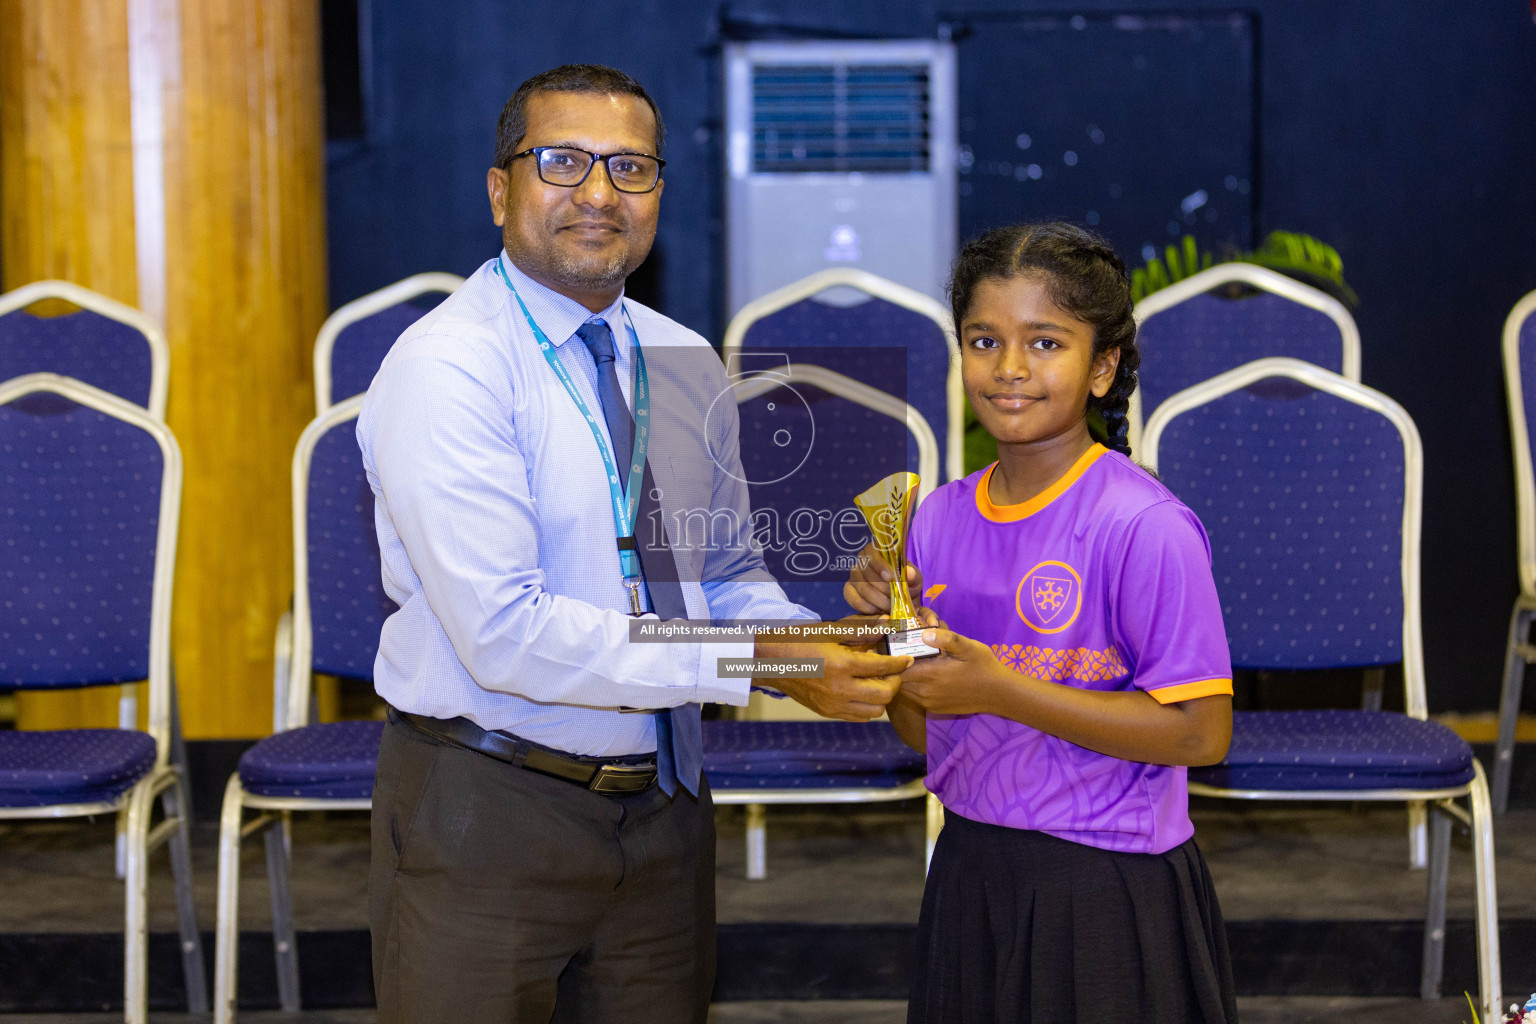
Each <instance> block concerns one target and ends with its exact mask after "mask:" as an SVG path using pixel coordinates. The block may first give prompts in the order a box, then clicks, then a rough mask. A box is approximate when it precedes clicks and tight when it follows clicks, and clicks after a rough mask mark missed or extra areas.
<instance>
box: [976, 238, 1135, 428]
mask: <svg viewBox="0 0 1536 1024" xmlns="http://www.w3.org/2000/svg"><path fill="white" fill-rule="evenodd" d="M1029 274H1041V275H1042V276H1043V277H1044V279H1045V282H1046V291H1047V293H1048V294H1049V295H1050V297H1051V301H1052V302H1054V303H1056V305H1058V306H1060V307H1061V308H1062V309H1064V310H1066V311H1067V312H1068V313H1071V314H1072V315H1073V316H1074V317H1076V318H1077V319H1079V320H1081V321H1082V322H1083V323H1085V324H1087V325H1089V326H1090V327H1092V328H1093V355H1094V358H1098V357H1099V356H1101V355H1103V354H1104V353H1105V352H1109V351H1112V350H1114V349H1119V350H1120V363H1119V366H1118V367H1117V368H1116V370H1115V379H1114V381H1113V383H1111V384H1110V387H1109V390H1108V391H1107V392H1105V394H1104V397H1103V398H1097V397H1094V396H1092V395H1090V396H1089V398H1088V410H1089V412H1090V413H1097V414H1098V418H1099V419H1101V420H1102V421H1103V424H1104V433H1105V435H1106V436H1104V437H1103V438H1101V440H1102V441H1103V443H1104V444H1105V446H1106V447H1109V448H1112V449H1114V450H1115V451H1117V452H1120V453H1122V454H1124V455H1129V454H1130V453H1131V445H1130V442H1129V441H1128V440H1127V434H1128V432H1129V430H1130V420H1129V418H1128V413H1129V410H1130V405H1131V392H1133V391H1135V390H1136V370H1137V368H1138V367H1139V366H1140V365H1141V353H1140V351H1139V350H1138V349H1137V347H1136V319H1135V316H1134V315H1133V310H1134V303H1132V301H1131V282H1130V276H1129V275H1128V274H1127V273H1126V270H1125V264H1124V263H1123V262H1122V261H1121V259H1120V257H1119V256H1117V255H1115V250H1114V249H1112V248H1110V246H1109V243H1108V242H1106V241H1104V239H1103V238H1101V237H1100V236H1099V235H1097V234H1095V233H1093V232H1092V231H1089V230H1087V229H1086V228H1080V227H1077V226H1076V225H1074V224H1065V223H1061V222H1059V221H1058V222H1053V223H1048V224H1016V225H1014V226H1012V227H1005V228H994V229H992V230H991V231H988V232H986V233H985V234H983V235H981V236H980V237H978V238H975V239H972V240H971V241H970V242H968V243H966V246H965V248H964V249H962V250H960V255H959V257H958V258H957V259H956V260H955V266H954V271H953V273H951V275H950V283H949V304H950V310H951V311H952V312H953V314H954V317H955V335H956V337H959V334H960V324H961V322H962V321H963V320H964V319H965V312H966V310H967V309H968V308H969V307H970V304H971V296H972V294H973V293H974V292H975V289H976V286H977V285H978V284H980V283H981V282H982V281H986V280H992V279H995V278H1008V277H1017V276H1020V275H1029ZM1089 423H1090V425H1092V423H1093V417H1091V416H1090V418H1089Z"/></svg>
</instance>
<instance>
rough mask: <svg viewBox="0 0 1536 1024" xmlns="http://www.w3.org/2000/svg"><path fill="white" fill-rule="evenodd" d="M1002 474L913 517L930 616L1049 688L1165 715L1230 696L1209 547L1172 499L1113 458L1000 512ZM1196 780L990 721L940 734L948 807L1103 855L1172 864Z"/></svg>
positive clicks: (938, 776)
mask: <svg viewBox="0 0 1536 1024" xmlns="http://www.w3.org/2000/svg"><path fill="white" fill-rule="evenodd" d="M991 475H992V468H988V469H985V470H982V471H980V472H977V473H972V474H971V475H970V476H968V477H966V478H965V479H964V480H957V481H955V482H954V483H951V484H947V485H945V486H944V487H941V488H939V489H938V490H937V491H935V492H934V493H933V494H932V495H931V496H930V497H929V498H928V499H927V500H926V501H924V502H923V504H922V505H921V506H920V507H919V508H918V510H917V513H916V515H915V517H914V518H913V523H912V535H911V539H910V542H909V545H908V551H909V557H910V558H911V560H912V562H913V564H914V565H916V566H917V567H918V568H919V569H921V570H922V573H923V585H924V587H925V590H924V592H923V595H924V597H923V602H922V603H923V604H925V605H927V606H928V607H929V608H932V609H933V610H934V611H935V612H936V613H937V614H938V615H939V617H940V618H941V619H943V620H944V621H945V622H947V623H948V624H949V626H950V628H951V629H953V630H955V631H956V632H958V633H960V634H962V635H964V636H968V637H971V638H972V639H975V640H980V641H981V642H982V643H985V644H989V645H990V646H991V647H992V650H993V651H994V652H995V653H996V654H997V657H998V659H999V660H1000V661H1002V663H1003V664H1004V665H1006V666H1008V667H1009V668H1011V669H1013V670H1014V671H1016V672H1020V673H1023V674H1025V675H1030V676H1035V677H1036V678H1039V679H1047V680H1054V681H1056V682H1058V683H1061V684H1062V685H1064V686H1077V687H1081V688H1084V689H1090V690H1130V689H1133V688H1135V689H1140V690H1146V691H1147V692H1148V693H1149V694H1151V696H1152V697H1154V698H1155V699H1156V700H1157V701H1158V702H1160V703H1163V704H1169V703H1172V702H1174V701H1180V700H1190V699H1192V698H1195V697H1205V696H1210V695H1212V694H1220V693H1227V694H1230V693H1231V692H1232V660H1231V655H1230V653H1229V652H1228V650H1227V637H1226V631H1225V629H1224V628H1223V626H1222V621H1221V603H1220V601H1219V599H1218V598H1217V596H1216V584H1215V581H1214V580H1212V578H1211V551H1210V542H1209V541H1208V540H1207V539H1206V536H1205V530H1204V528H1203V527H1202V526H1201V525H1200V520H1199V519H1197V518H1195V514H1194V513H1193V512H1191V511H1190V510H1189V509H1188V508H1186V507H1184V505H1183V504H1182V503H1180V502H1179V500H1178V499H1177V498H1175V497H1174V496H1173V495H1172V494H1171V493H1169V491H1168V489H1167V488H1166V487H1164V486H1163V485H1162V484H1160V483H1158V482H1157V481H1156V480H1154V479H1153V478H1152V476H1151V475H1150V474H1148V473H1147V472H1146V471H1145V470H1143V469H1141V468H1140V467H1139V466H1137V465H1136V464H1135V463H1133V462H1132V461H1131V460H1130V459H1128V458H1126V457H1125V456H1124V455H1121V454H1119V453H1118V452H1111V451H1109V450H1108V449H1106V448H1104V447H1103V446H1102V445H1094V446H1093V447H1092V448H1090V449H1089V450H1088V451H1087V452H1086V453H1084V454H1083V456H1082V458H1080V459H1078V460H1077V462H1076V463H1075V464H1074V465H1073V466H1072V468H1071V469H1070V470H1068V471H1067V473H1066V475H1065V476H1063V477H1062V478H1061V479H1060V480H1058V481H1057V482H1056V483H1054V484H1052V485H1051V486H1050V487H1049V488H1047V489H1046V490H1045V491H1044V492H1042V493H1040V494H1039V495H1036V496H1035V497H1034V498H1031V499H1030V500H1029V501H1026V502H1023V503H1022V504H1018V505H994V504H992V502H991V500H990V499H989V498H988V496H987V484H988V481H989V480H990V478H991ZM1186 773H1187V770H1186V769H1184V768H1175V767H1169V766H1167V765H1153V764H1143V763H1141V762H1138V761H1125V760H1122V759H1120V758H1118V757H1109V756H1106V755H1104V754H1099V753H1095V752H1094V751H1091V750H1088V749H1086V748H1084V747H1080V746H1078V745H1077V744H1075V743H1069V742H1067V741H1066V740H1063V739H1059V738H1057V737H1055V736H1050V735H1047V734H1046V733H1043V732H1041V731H1040V730H1038V729H1034V728H1031V727H1030V726H1027V725H1024V724H1022V723H1019V722H1015V721H1011V720H1010V719H1006V718H999V717H997V716H995V715H930V716H929V718H928V788H929V789H931V790H932V791H933V792H934V793H935V794H937V795H938V797H939V799H940V800H942V801H943V803H944V806H945V807H947V808H948V809H950V810H951V811H954V812H955V813H957V814H961V815H964V816H965V817H967V818H971V819H974V820H976V821H985V822H990V823H992V824H995V825H1006V826H1008V827H1010V828H1027V829H1036V830H1038V831H1041V832H1046V833H1049V834H1050V835H1053V836H1058V837H1060V838H1062V839H1070V840H1072V841H1073V842H1078V843H1085V844H1087V845H1089V846H1097V847H1102V848H1104V849H1107V850H1124V851H1131V852H1135V853H1162V852H1164V851H1166V850H1170V849H1172V848H1173V847H1175V846H1178V845H1179V844H1180V843H1182V842H1184V841H1185V840H1186V839H1188V838H1189V837H1190V836H1191V835H1193V834H1194V826H1193V825H1191V824H1190V821H1189V793H1188V789H1187V786H1186V781H1185V777H1186Z"/></svg>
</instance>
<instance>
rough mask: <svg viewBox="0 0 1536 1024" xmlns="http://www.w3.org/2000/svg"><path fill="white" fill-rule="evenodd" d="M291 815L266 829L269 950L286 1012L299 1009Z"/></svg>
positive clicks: (278, 991)
mask: <svg viewBox="0 0 1536 1024" xmlns="http://www.w3.org/2000/svg"><path fill="white" fill-rule="evenodd" d="M291 823H292V818H291V816H290V814H289V812H287V811H284V812H283V817H282V821H281V822H279V823H277V824H274V825H273V826H272V827H271V828H269V829H267V834H266V837H265V838H266V842H267V884H268V885H269V886H270V888H271V894H272V953H273V956H274V957H275V958H276V960H277V1000H278V1002H279V1003H280V1004H281V1005H282V1008H283V1011H284V1012H285V1013H298V1012H299V1004H300V999H299V950H298V946H297V945H296V943H295V941H294V934H293V897H292V895H291V894H290V892H289V889H288V860H289V856H290V850H291V848H292V843H291V838H290V837H291V834H292V828H291Z"/></svg>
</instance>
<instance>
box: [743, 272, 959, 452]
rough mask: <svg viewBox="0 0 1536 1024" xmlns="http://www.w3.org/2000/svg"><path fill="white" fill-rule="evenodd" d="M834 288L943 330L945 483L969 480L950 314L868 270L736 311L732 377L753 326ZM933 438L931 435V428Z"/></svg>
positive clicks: (798, 287) (817, 276) (792, 287)
mask: <svg viewBox="0 0 1536 1024" xmlns="http://www.w3.org/2000/svg"><path fill="white" fill-rule="evenodd" d="M832 288H852V289H854V290H856V291H861V292H863V293H864V294H865V295H869V296H871V297H873V298H877V299H884V300H885V301H886V302H889V303H891V304H892V305H894V306H901V307H902V308H904V309H910V310H911V311H912V312H914V313H920V314H922V315H923V316H925V317H927V318H928V319H930V320H932V321H933V322H934V323H935V324H937V325H938V327H939V330H941V331H943V333H944V340H945V342H946V343H947V344H946V350H947V351H946V359H947V360H948V364H947V365H948V369H947V370H946V371H945V378H944V394H945V399H946V403H945V404H946V406H947V408H946V410H945V413H946V415H947V417H948V420H947V422H946V423H945V429H946V431H947V437H946V438H945V445H944V451H943V453H942V455H943V460H944V472H945V476H944V479H945V480H958V479H960V478H961V477H962V476H964V475H965V466H964V463H965V436H964V435H965V388H964V386H963V385H962V384H961V381H960V349H959V346H958V345H956V344H955V329H954V324H953V323H952V322H951V318H950V313H949V310H947V309H945V308H944V307H943V306H941V305H940V304H939V303H937V302H935V301H934V300H933V299H931V298H929V297H928V296H927V295H924V294H923V293H922V292H919V291H915V290H913V289H911V288H908V287H906V286H905V285H900V284H897V283H896V282H895V281H889V280H887V279H885V278H883V277H880V276H878V275H876V274H871V273H870V272H869V271H867V270H857V269H854V268H852V267H832V268H830V269H827V270H820V271H817V272H816V273H814V274H811V275H810V276H809V277H803V278H801V279H800V280H798V281H795V282H793V283H791V284H787V285H785V286H784V287H783V288H779V289H776V290H774V291H771V292H769V293H768V294H767V295H764V296H762V297H761V298H758V299H753V300H752V301H751V302H749V303H747V304H746V305H745V306H742V307H741V309H740V310H738V311H737V313H736V315H735V316H734V317H732V318H731V322H730V324H729V325H728V326H727V327H726V329H725V340H724V341H723V342H722V343H721V345H720V358H721V359H722V360H724V361H725V365H726V367H727V371H729V368H730V367H731V366H732V363H731V360H732V358H734V357H736V356H738V355H739V354H740V353H741V350H742V345H743V343H744V342H745V340H746V337H747V331H748V330H749V329H750V328H751V326H752V325H753V324H754V323H756V322H757V321H759V320H762V319H763V318H765V317H768V316H771V315H772V314H774V313H777V312H778V311H779V310H781V309H786V308H788V307H790V306H793V305H794V304H795V303H797V302H801V301H804V300H805V299H809V298H812V297H814V296H816V295H820V294H821V293H822V292H825V291H827V290H829V289H832ZM839 376H841V375H839ZM925 422H926V421H925ZM929 432H930V433H932V429H931V427H930V430H929ZM934 472H935V475H933V476H924V477H923V479H924V480H937V479H938V476H937V465H935V471H934Z"/></svg>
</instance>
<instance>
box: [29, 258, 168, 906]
mask: <svg viewBox="0 0 1536 1024" xmlns="http://www.w3.org/2000/svg"><path fill="white" fill-rule="evenodd" d="M49 300H53V301H62V302H64V303H68V304H69V305H72V306H75V307H77V308H76V309H75V311H74V312H71V313H65V314H63V315H60V316H37V315H34V314H33V313H32V312H31V311H30V307H32V306H34V305H36V304H37V303H39V302H45V301H49ZM170 362H171V357H170V350H169V349H168V348H167V347H166V343H165V334H164V332H162V331H161V330H160V327H159V326H158V325H157V324H156V323H155V322H154V321H153V320H151V319H150V318H149V317H148V316H146V315H145V314H144V313H142V312H140V311H139V310H137V309H134V308H133V307H132V306H126V305H124V304H123V303H121V302H117V301H115V300H113V299H109V298H107V297H106V296H105V295H102V294H100V293H98V292H93V291H91V290H90V289H88V288H82V287H81V286H80V285H77V284H72V283H70V282H68V281H33V282H32V283H30V284H25V285H22V286H21V287H20V288H16V289H13V290H11V291H9V292H6V293H5V294H3V295H0V380H9V379H11V378H12V377H20V376H23V375H24V374H28V373H57V374H62V375H63V376H66V377H73V378H75V379H76V380H79V381H82V382H84V383H86V384H89V385H91V386H92V387H97V388H100V389H101V390H103V391H105V392H107V393H108V394H111V395H116V396H117V397H119V398H121V399H124V400H125V401H128V402H132V403H133V404H134V405H138V406H142V407H143V408H145V409H146V410H148V412H149V414H150V415H151V416H153V417H154V418H155V419H157V420H159V421H161V422H162V423H163V422H165V399H166V393H167V381H168V379H169V374H170ZM175 689H176V679H175V669H174V666H173V668H172V671H171V691H172V694H173V695H174V693H175ZM135 690H136V687H131V686H125V687H123V691H122V694H121V696H120V697H119V698H118V706H117V725H118V728H119V729H133V728H134V727H135V726H136V725H137V722H138V699H137V697H136V696H135ZM173 703H174V701H173ZM171 747H172V750H171V755H172V761H173V763H174V764H175V765H176V766H177V767H178V768H179V769H180V770H181V771H182V776H183V784H185V781H186V752H185V750H184V749H183V745H182V742H181V734H180V729H179V727H176V728H173V731H172V736H171ZM124 842H125V840H124V839H123V837H121V836H120V837H119V839H118V877H122V870H123V867H124V857H125V856H126V851H127V848H126V846H125V845H124Z"/></svg>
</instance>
